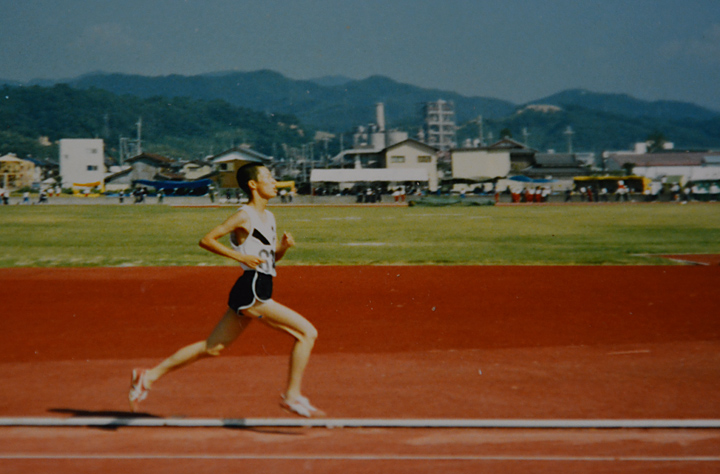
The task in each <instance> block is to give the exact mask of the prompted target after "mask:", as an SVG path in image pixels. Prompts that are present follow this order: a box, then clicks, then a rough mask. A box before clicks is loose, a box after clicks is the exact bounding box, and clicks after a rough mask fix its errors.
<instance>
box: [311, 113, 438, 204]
mask: <svg viewBox="0 0 720 474" xmlns="http://www.w3.org/2000/svg"><path fill="white" fill-rule="evenodd" d="M439 151H440V149H439V148H437V147H435V146H432V145H429V144H427V143H423V142H422V141H420V140H416V139H413V138H410V137H409V135H408V133H407V132H405V131H401V130H395V129H388V128H387V126H386V123H385V104H383V103H377V104H375V123H371V124H369V125H367V126H359V127H358V128H357V129H356V131H355V133H354V134H353V145H352V148H350V149H347V150H342V151H341V152H340V153H339V154H338V155H336V156H335V157H333V158H332V160H331V164H332V165H333V168H332V169H314V170H312V172H311V175H310V181H311V183H312V184H313V185H317V184H326V185H327V184H334V185H335V186H338V187H340V188H343V187H345V188H347V187H350V186H352V185H354V184H356V183H382V185H383V186H385V187H390V186H401V185H410V186H423V187H425V186H427V187H428V188H429V189H431V190H436V189H437V188H438V185H439V175H438V167H437V160H438V153H439Z"/></svg>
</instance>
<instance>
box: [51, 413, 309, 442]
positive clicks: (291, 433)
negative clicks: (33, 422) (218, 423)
mask: <svg viewBox="0 0 720 474" xmlns="http://www.w3.org/2000/svg"><path fill="white" fill-rule="evenodd" d="M48 412H49V413H55V414H60V415H70V417H72V418H117V419H118V420H123V419H127V420H131V419H133V418H155V419H160V418H162V417H161V416H158V415H153V414H151V413H134V412H131V411H90V410H78V409H76V408H49V409H48ZM90 428H96V429H99V430H105V431H116V430H118V429H120V428H125V426H123V424H122V423H118V424H112V425H106V426H90ZM222 429H227V430H242V431H251V432H254V433H263V434H275V435H288V436H303V435H304V432H305V431H306V429H305V428H298V429H280V428H262V427H255V426H238V425H234V424H233V425H227V426H223V427H222Z"/></svg>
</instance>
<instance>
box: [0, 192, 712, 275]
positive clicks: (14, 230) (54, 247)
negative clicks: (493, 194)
mask: <svg viewBox="0 0 720 474" xmlns="http://www.w3.org/2000/svg"><path fill="white" fill-rule="evenodd" d="M272 210H273V212H274V213H275V215H276V217H277V221H278V230H279V231H280V232H282V231H283V230H287V231H289V232H291V233H292V234H293V235H294V237H295V240H296V241H297V246H296V247H295V248H294V249H293V250H291V251H290V252H289V253H288V254H287V256H286V258H285V260H283V261H282V263H281V264H282V265H288V264H296V265H297V264H302V265H316V264H319V265H329V264H339V265H355V264H453V265H455V264H459V265H465V264H473V265H607V264H611V265H639V264H642V265H647V264H651V265H652V264H671V262H669V261H666V260H664V259H659V258H653V257H649V256H648V255H652V254H680V253H720V205H716V204H691V205H675V204H656V205H641V204H630V205H598V206H592V205H591V206H548V207H545V206H537V207H531V206H528V207H492V206H479V207H419V206H418V207H411V208H401V207H398V208H381V207H372V206H368V207H357V208H334V207H297V208H294V207H275V208H272ZM233 211H234V209H233V208H220V209H218V208H215V209H210V208H172V207H169V206H154V205H147V206H132V205H125V206H103V205H98V206H6V207H2V208H0V267H15V266H27V267H55V266H123V265H136V266H168V265H229V264H230V265H232V262H230V261H229V260H225V259H223V258H221V257H217V256H214V255H212V254H210V253H208V252H206V251H203V250H202V249H200V248H199V247H198V245H197V242H198V241H199V240H200V238H201V237H202V236H203V235H204V234H205V232H207V231H208V230H209V229H211V228H212V227H213V226H215V225H216V224H218V223H220V222H222V221H223V220H224V219H225V218H226V217H227V216H229V215H230V213H232V212H233Z"/></svg>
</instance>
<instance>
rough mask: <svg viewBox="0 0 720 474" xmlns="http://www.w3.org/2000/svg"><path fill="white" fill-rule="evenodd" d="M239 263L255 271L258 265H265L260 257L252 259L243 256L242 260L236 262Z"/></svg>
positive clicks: (251, 257) (250, 256)
mask: <svg viewBox="0 0 720 474" xmlns="http://www.w3.org/2000/svg"><path fill="white" fill-rule="evenodd" d="M238 261H239V262H240V263H244V264H245V265H247V266H248V267H250V268H252V269H253V270H255V269H257V267H259V266H260V265H262V264H263V263H265V260H264V259H262V258H260V257H254V256H252V255H243V256H242V259H239V260H238Z"/></svg>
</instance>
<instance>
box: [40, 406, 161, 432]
mask: <svg viewBox="0 0 720 474" xmlns="http://www.w3.org/2000/svg"><path fill="white" fill-rule="evenodd" d="M48 412H50V413H57V414H60V415H70V416H71V417H72V418H117V419H128V420H129V419H132V418H161V417H159V416H157V415H153V414H150V413H133V412H131V411H89V410H78V409H75V408H50V409H48ZM91 428H96V429H99V430H103V431H116V430H118V429H119V428H122V426H121V425H107V426H92V427H91Z"/></svg>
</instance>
